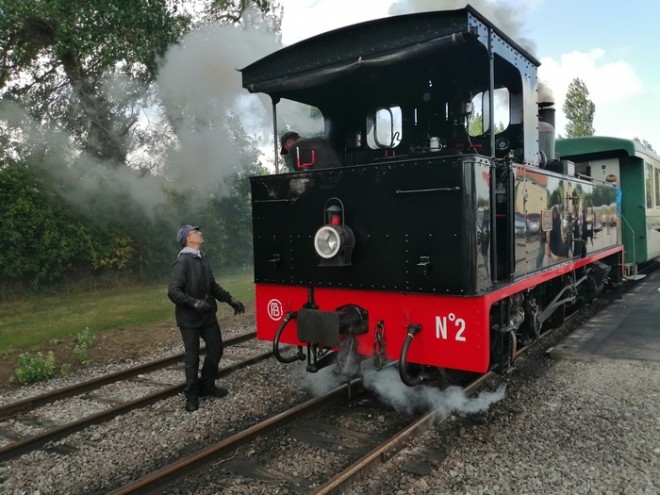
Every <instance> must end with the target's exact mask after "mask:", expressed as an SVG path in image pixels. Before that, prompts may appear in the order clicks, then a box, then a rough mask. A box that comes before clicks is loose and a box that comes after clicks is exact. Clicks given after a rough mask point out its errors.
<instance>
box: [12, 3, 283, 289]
mask: <svg viewBox="0 0 660 495" xmlns="http://www.w3.org/2000/svg"><path fill="white" fill-rule="evenodd" d="M249 6H253V7H256V11H257V12H258V15H261V16H266V17H269V16H270V17H273V16H274V17H277V15H278V12H281V11H279V10H278V9H279V8H280V7H279V5H278V4H277V2H275V1H271V0H136V1H133V2H126V1H122V0H79V1H75V2H71V1H70V0H48V1H43V0H20V1H16V0H0V95H1V97H0V201H2V202H3V210H2V212H1V214H0V277H1V278H2V282H1V283H0V291H3V290H4V292H0V298H2V297H4V296H5V295H6V294H7V291H6V290H7V288H8V287H12V286H13V285H14V284H23V285H25V286H28V287H32V288H34V287H40V286H43V285H44V284H50V283H53V282H58V281H62V280H63V279H65V278H67V277H70V276H71V274H78V273H86V274H92V275H95V274H98V273H102V272H108V271H111V272H126V273H133V274H139V275H144V276H147V277H159V276H160V277H162V276H163V275H164V274H166V273H167V272H168V271H169V266H170V265H171V262H172V260H173V259H174V255H175V254H176V251H177V250H178V246H177V245H176V243H175V242H174V238H175V233H176V229H177V228H178V226H179V225H180V224H182V223H189V222H190V221H195V222H199V223H202V222H205V223H206V225H208V226H209V228H208V229H207V230H208V231H210V232H213V234H212V235H211V239H208V240H209V248H210V249H211V250H212V251H217V253H219V254H220V256H218V257H217V258H215V259H214V262H215V263H216V264H218V265H221V266H222V265H228V264H245V263H250V262H251V237H250V235H249V232H250V210H249V183H248V180H247V176H248V175H251V174H254V173H262V171H263V169H262V167H261V163H260V161H259V157H260V153H259V150H258V148H257V146H256V142H255V141H254V140H253V139H252V138H251V137H250V136H247V135H246V134H245V132H244V131H243V128H242V126H241V125H240V123H237V122H234V123H233V125H232V126H231V127H232V129H233V131H232V135H231V136H230V141H231V142H232V144H233V145H234V146H235V147H236V149H237V150H238V154H239V158H238V160H237V163H235V164H234V165H235V167H234V171H233V172H232V173H231V174H229V175H228V176H225V178H224V181H225V183H226V187H224V188H219V189H223V190H224V192H223V193H222V194H220V193H218V194H209V192H208V189H205V188H204V187H201V186H207V185H208V184H201V185H200V188H199V189H198V190H194V191H187V192H178V193H175V192H173V191H168V190H167V186H166V184H167V178H166V177H164V176H161V177H155V178H154V180H151V181H148V180H146V179H147V178H149V176H153V174H157V173H159V170H158V169H157V167H154V164H153V158H150V157H149V156H148V155H149V154H153V155H156V156H159V157H166V156H167V155H168V149H173V148H176V147H177V145H178V144H177V136H176V131H177V129H176V128H170V129H166V130H165V131H162V130H161V129H158V130H157V131H153V129H152V130H149V131H145V130H144V129H139V128H138V126H137V125H136V123H137V122H138V119H139V118H140V117H141V115H144V113H145V111H146V110H147V109H154V108H163V106H162V105H161V104H160V102H159V98H160V96H159V94H158V88H157V86H156V84H155V81H156V78H157V76H158V72H159V69H160V64H161V62H162V60H163V56H164V55H165V53H166V51H167V50H168V48H170V47H172V46H173V45H175V44H177V43H178V42H180V41H181V40H182V39H183V36H184V35H185V34H186V33H187V32H189V31H190V30H191V29H194V28H195V27H197V26H199V25H202V24H204V23H208V22H220V23H225V24H236V23H239V22H241V19H242V17H243V16H244V14H245V12H247V8H248V7H249ZM273 25H275V26H278V25H279V24H278V22H274V23H273ZM218 49H228V48H227V47H218ZM191 77H192V75H191ZM19 109H20V110H21V111H18V110H19ZM225 117H226V116H221V118H220V119H219V120H220V121H222V120H223V118H225ZM188 118H191V119H194V116H189V117H188ZM231 118H233V117H231V116H230V119H231ZM138 149H139V150H142V153H143V155H144V156H143V157H140V156H139V155H138V158H137V160H136V161H135V162H134V161H133V159H132V158H131V167H126V165H127V163H128V161H129V158H128V157H130V156H135V153H134V152H135V151H136V150H138ZM54 165H57V170H58V172H57V173H56V172H55V168H56V167H55V166H54ZM120 172H121V174H122V175H120V174H119V173H120ZM140 178H144V179H145V180H142V181H140V180H139V179H140ZM133 179H135V180H133ZM129 182H130V184H129ZM129 185H130V187H133V189H132V190H131V189H129V187H128V186H129ZM221 185H222V184H219V185H218V186H221ZM92 186H93V187H92ZM210 186H211V187H213V186H214V184H211V185H210ZM147 188H149V190H150V191H151V190H152V189H160V194H161V195H162V197H163V198H165V200H164V202H162V204H161V203H159V205H158V208H157V209H156V210H154V211H151V212H148V214H147V212H145V209H144V208H143V205H140V204H138V202H139V199H140V196H144V195H146V194H147ZM81 197H84V201H82V200H81ZM216 227H217V228H216ZM214 236H215V238H214ZM216 241H217V243H216Z"/></svg>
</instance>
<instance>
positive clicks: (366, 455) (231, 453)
mask: <svg viewBox="0 0 660 495" xmlns="http://www.w3.org/2000/svg"><path fill="white" fill-rule="evenodd" d="M607 303H608V299H607V298H603V299H600V300H597V301H595V302H594V303H593V304H592V305H591V306H590V309H589V311H586V312H577V313H573V314H571V315H568V316H567V317H566V320H565V321H564V323H563V325H562V327H561V328H562V329H563V330H561V329H554V330H549V331H547V332H544V333H543V334H542V335H541V337H540V338H539V339H537V340H535V341H533V342H532V343H531V344H530V345H527V346H525V347H521V348H520V349H518V350H517V352H516V357H521V356H522V355H524V354H525V353H527V352H528V351H529V350H530V349H537V352H538V348H543V349H544V348H545V347H546V346H547V345H548V342H547V340H548V339H549V338H551V336H552V334H554V333H556V332H558V333H559V335H558V336H556V337H555V338H557V339H558V338H561V336H562V335H563V334H562V332H563V333H567V332H570V331H571V328H574V327H575V326H576V325H579V324H580V323H581V321H582V320H583V319H584V318H585V317H588V316H589V315H590V314H593V313H594V312H597V311H598V310H599V309H600V308H601V307H603V306H605V305H606V304H607ZM543 352H544V351H543ZM502 381H504V378H502V377H500V376H499V375H494V374H493V373H487V374H485V375H481V376H479V377H477V378H476V379H473V380H471V381H470V382H469V383H468V384H467V385H465V386H464V387H463V388H462V390H463V394H464V395H465V396H466V397H470V396H473V395H474V394H476V393H477V392H478V391H479V390H480V389H481V388H483V387H484V385H485V384H486V383H488V382H491V383H501V382H502ZM362 385H363V384H362V380H361V379H355V380H353V381H351V382H350V383H347V384H345V385H344V386H342V387H339V388H338V389H335V390H333V391H332V392H330V393H328V394H326V395H324V396H321V397H318V398H315V399H312V400H310V401H307V402H305V403H302V404H299V405H296V406H294V407H292V408H291V409H289V410H287V411H284V412H282V413H279V414H277V415H275V416H273V417H271V418H269V419H267V420H264V421H262V422H260V423H258V424H255V425H253V426H251V427H249V428H247V429H246V430H244V431H242V432H239V433H236V434H234V435H232V436H230V437H227V438H225V439H222V440H220V441H218V442H216V443H214V444H212V445H210V446H207V447H205V448H204V449H201V450H199V451H198V452H194V453H192V454H190V455H188V456H186V457H184V458H181V459H178V460H176V461H175V462H173V463H171V464H169V465H167V466H164V467H162V468H160V469H158V470H156V471H153V472H152V473H149V474H147V475H145V476H143V477H141V478H139V479H137V480H135V481H134V482H131V483H129V484H127V485H125V486H122V487H120V488H118V489H116V490H114V491H112V492H110V493H111V494H113V495H119V494H122V495H123V494H142V493H155V492H161V491H162V490H164V489H165V487H170V488H173V490H174V491H175V492H176V490H181V489H184V488H182V487H183V486H185V487H186V489H193V490H195V491H197V490H199V492H200V493H205V492H212V489H208V488H205V487H204V486H197V485H193V486H192V487H191V486H190V484H189V483H190V481H185V480H186V477H188V479H190V478H191V476H190V475H191V474H192V473H195V472H198V471H200V470H203V469H205V470H207V471H208V472H210V473H214V474H209V477H210V478H212V479H213V478H214V479H215V483H217V484H222V485H225V484H227V485H228V484H230V483H231V482H230V481H229V479H231V478H236V477H242V478H248V479H251V480H252V482H254V483H259V484H261V485H262V486H263V485H264V484H267V485H269V486H270V489H272V492H273V493H276V492H279V491H280V490H286V492H287V493H291V494H298V493H300V494H303V493H305V494H313V495H325V494H330V493H343V492H344V491H345V490H346V489H347V488H348V487H349V486H350V485H351V484H352V483H353V482H355V481H356V480H359V479H362V478H364V476H365V475H368V473H370V472H371V471H373V470H377V469H379V468H382V465H383V464H384V463H385V462H387V461H388V459H390V458H391V457H392V456H393V455H394V454H395V453H396V452H397V451H399V450H401V449H402V448H403V447H404V446H405V445H406V444H407V443H409V442H410V441H411V440H412V439H413V438H415V437H417V436H419V435H421V434H423V432H425V431H427V430H428V429H429V428H431V427H433V426H434V425H437V424H438V422H439V421H441V420H442V419H444V418H443V417H442V414H441V413H440V412H439V411H438V410H430V411H428V412H425V413H424V414H421V415H417V416H415V417H414V418H412V419H409V420H408V421H405V422H403V424H402V422H401V421H400V418H399V419H397V418H396V417H392V418H390V419H391V423H389V425H385V426H384V428H383V429H382V430H383V431H379V432H370V433H368V434H365V433H364V431H362V430H357V431H356V430H351V429H350V428H340V427H337V426H336V425H337V424H345V423H350V422H351V421H350V420H349V419H348V418H350V417H351V416H354V415H356V408H357V409H362V414H363V415H364V411H365V410H366V409H367V408H365V407H364V406H363V405H361V401H360V399H359V397H360V395H359V394H360V393H362V391H363V386H362ZM349 399H352V400H349ZM347 400H349V402H348V404H346V401H347ZM342 401H343V402H344V404H343V405H342V406H341V407H339V408H336V409H335V410H334V411H333V412H332V413H328V412H327V411H328V410H330V408H332V407H333V406H334V405H336V404H338V403H341V402H342ZM356 404H357V405H356ZM319 409H321V410H322V411H323V412H322V413H320V414H319V413H318V410H319ZM370 409H372V411H379V412H372V413H368V414H367V415H370V416H372V417H373V416H376V415H378V414H382V404H380V405H376V406H374V407H373V408H370ZM330 416H332V417H334V419H333V420H331V423H332V424H328V418H329V417H330ZM388 430H396V431H393V432H392V431H389V432H388ZM278 432H279V433H278ZM266 435H275V440H270V441H269V440H264V437H265V436H266ZM283 438H294V439H297V440H298V443H305V444H308V445H309V446H311V448H313V449H317V450H318V449H322V450H324V451H328V454H327V457H328V458H329V459H332V458H333V456H334V455H335V454H336V453H337V452H338V451H339V452H341V453H342V454H344V455H346V456H347V457H349V459H344V461H343V464H342V468H341V469H336V468H334V467H327V466H315V467H314V468H313V469H308V470H307V471H313V472H315V473H316V472H321V473H330V474H327V475H326V476H325V478H324V479H319V478H318V477H316V476H309V475H305V474H303V473H301V472H293V473H287V472H286V471H284V470H274V469H272V468H269V467H268V465H285V464H286V463H287V462H286V461H287V459H286V457H285V458H283V459H279V460H277V459H274V458H273V457H274V454H273V453H272V452H273V450H274V449H273V445H274V444H277V443H278V442H281V441H282V440H281V439H283ZM356 438H357V439H358V442H357V444H356V443H355V440H356ZM246 444H247V445H248V447H244V446H245V445H246ZM358 444H359V445H358ZM241 447H244V450H246V451H248V452H251V453H252V454H251V455H248V456H241V455H240V452H239V449H240V448H241ZM316 457H319V455H318V454H316ZM321 457H324V455H321ZM293 458H295V456H294V457H293ZM210 483H211V484H213V483H214V482H213V481H211V482H210ZM177 487H178V488H177ZM167 492H168V491H167V490H165V493H167ZM267 492H268V489H266V490H264V491H263V492H260V493H267Z"/></svg>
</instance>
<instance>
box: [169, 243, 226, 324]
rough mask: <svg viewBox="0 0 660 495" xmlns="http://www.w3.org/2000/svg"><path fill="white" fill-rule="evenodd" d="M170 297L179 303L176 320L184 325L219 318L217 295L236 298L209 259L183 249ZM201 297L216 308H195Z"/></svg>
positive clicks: (171, 278) (221, 297) (224, 297)
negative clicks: (219, 278) (219, 280)
mask: <svg viewBox="0 0 660 495" xmlns="http://www.w3.org/2000/svg"><path fill="white" fill-rule="evenodd" d="M167 297H169V298H170V301H172V302H173V303H174V304H176V309H175V312H174V314H175V316H176V324H177V325H178V326H179V327H183V328H195V327H202V326H205V325H210V324H212V323H213V322H215V321H216V316H215V313H216V311H217V310H218V305H217V304H216V302H215V301H216V299H217V300H218V301H220V302H227V303H228V302H229V301H230V300H231V298H232V297H231V294H230V293H229V292H227V291H226V290H224V289H223V288H222V287H220V285H218V283H217V282H216V281H215V278H214V277H213V272H212V271H211V265H210V264H209V261H208V259H207V258H206V257H205V256H202V257H201V258H200V257H199V256H196V255H194V254H192V253H181V254H179V256H178V257H177V260H176V262H175V263H174V265H173V266H172V273H171V275H170V285H169V287H168V290H167ZM199 299H201V300H204V301H206V302H207V303H209V304H210V305H211V307H212V308H213V309H212V311H200V310H198V309H195V303H196V302H197V301H198V300H199Z"/></svg>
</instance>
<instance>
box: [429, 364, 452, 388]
mask: <svg viewBox="0 0 660 495" xmlns="http://www.w3.org/2000/svg"><path fill="white" fill-rule="evenodd" d="M425 373H426V374H428V381H429V385H431V386H433V387H436V388H439V389H440V390H445V389H446V388H447V387H448V386H449V379H448V378H447V372H446V371H445V369H444V368H437V367H434V366H427V367H426V370H425Z"/></svg>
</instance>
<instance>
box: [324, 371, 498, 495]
mask: <svg viewBox="0 0 660 495" xmlns="http://www.w3.org/2000/svg"><path fill="white" fill-rule="evenodd" d="M491 376H493V372H490V371H489V372H488V373H486V374H485V375H482V376H480V377H479V378H477V379H476V380H474V381H473V382H472V383H470V384H469V385H468V386H467V387H465V389H464V392H465V394H466V395H472V394H474V392H476V391H477V390H478V389H479V387H481V386H482V385H483V383H484V382H485V381H486V380H488V379H489V378H490V377H491ZM437 414H438V412H437V411H436V410H433V411H430V412H428V413H427V414H425V415H424V416H422V417H421V418H419V419H417V420H415V421H413V422H412V423H410V424H409V425H408V426H407V427H406V428H404V429H403V430H401V431H400V432H398V433H397V434H396V435H394V436H393V437H391V438H389V439H388V440H386V441H385V442H383V443H381V444H380V445H378V446H377V447H376V448H375V449H373V450H372V451H371V452H369V453H367V454H366V455H364V456H363V457H361V458H360V459H358V460H357V461H356V462H355V463H353V464H351V465H350V466H349V467H348V468H346V469H345V470H344V471H342V472H341V473H339V474H338V475H336V476H335V477H334V478H332V479H330V480H329V481H327V482H326V483H324V484H323V485H321V486H320V487H318V488H316V489H315V490H314V491H313V492H311V494H312V495H323V494H327V493H336V492H337V491H338V490H342V489H344V488H345V487H346V486H347V485H348V484H349V483H351V482H352V481H354V480H355V479H356V477H357V476H358V475H360V474H363V473H364V472H365V471H366V470H367V469H374V468H375V467H377V466H378V465H380V464H382V463H384V462H385V461H386V460H387V459H389V458H390V456H391V454H393V453H394V452H396V451H398V450H400V449H401V447H402V445H403V444H404V443H405V442H407V441H409V440H410V439H412V438H413V437H414V436H416V435H419V434H420V433H421V432H424V431H426V430H427V429H428V426H429V425H431V424H433V423H434V422H436V421H437V419H438V418H437Z"/></svg>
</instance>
